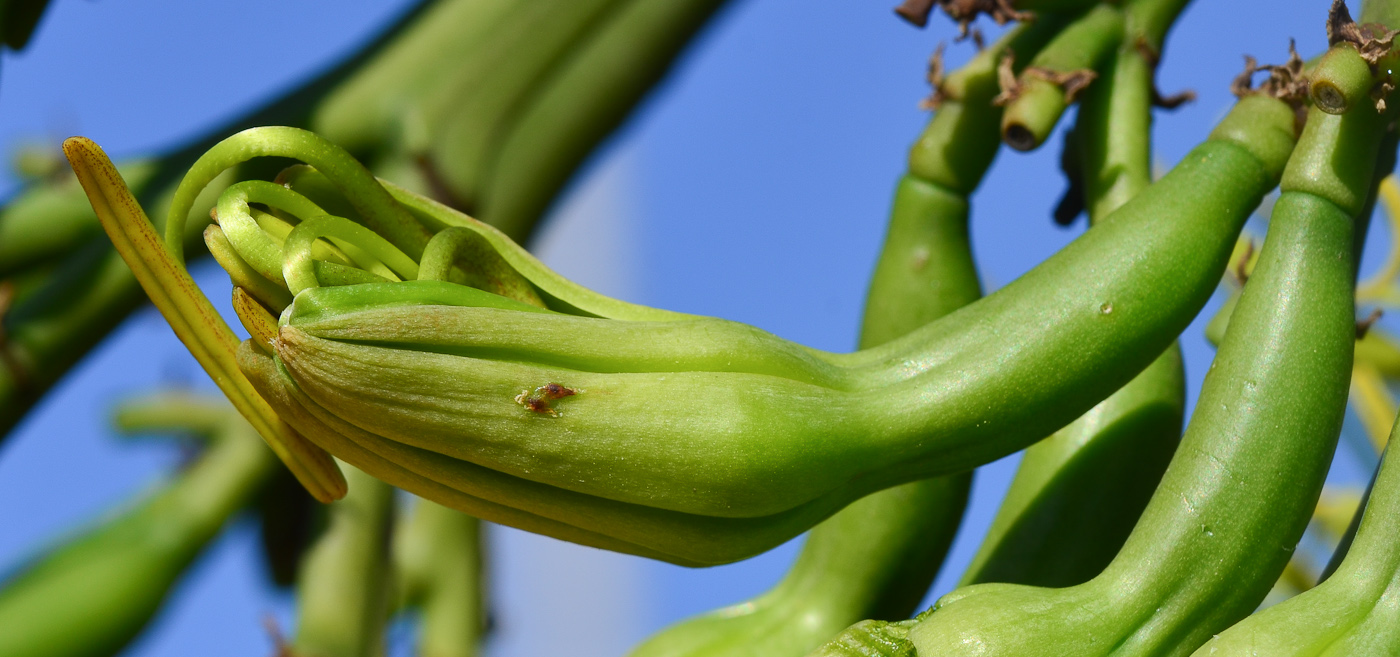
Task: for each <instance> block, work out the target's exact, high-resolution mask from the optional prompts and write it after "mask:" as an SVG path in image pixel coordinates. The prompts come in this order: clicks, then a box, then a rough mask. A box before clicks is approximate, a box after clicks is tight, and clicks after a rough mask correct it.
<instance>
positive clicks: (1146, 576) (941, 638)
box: [909, 110, 1379, 657]
mask: <svg viewBox="0 0 1400 657" xmlns="http://www.w3.org/2000/svg"><path fill="white" fill-rule="evenodd" d="M1353 116H1358V114H1356V113H1353V114H1349V115H1346V116H1344V117H1334V116H1331V115H1326V114H1323V113H1322V112H1320V111H1317V110H1314V111H1313V112H1312V114H1311V116H1310V117H1309V127H1308V129H1306V130H1305V134H1304V136H1303V138H1302V140H1301V141H1300V145H1299V152H1298V154H1297V155H1296V156H1295V157H1294V158H1293V159H1291V160H1290V161H1289V165H1288V166H1289V171H1288V173H1286V174H1285V176H1284V179H1285V180H1293V181H1300V180H1301V181H1303V182H1304V183H1305V185H1304V186H1310V187H1312V188H1316V186H1315V185H1306V183H1307V182H1308V181H1309V180H1311V179H1310V178H1309V177H1307V176H1306V175H1304V173H1305V172H1306V171H1314V172H1315V171H1316V170H1315V169H1308V168H1307V167H1309V166H1310V165H1311V164H1312V163H1315V162H1318V161H1324V160H1330V161H1333V162H1337V163H1338V166H1343V164H1342V163H1341V160H1343V159H1345V158H1346V156H1349V155H1351V154H1353V153H1354V152H1355V151H1356V150H1361V151H1363V152H1364V151H1365V149H1366V148H1372V151H1371V153H1372V159H1373V161H1374V147H1373V146H1368V145H1363V144H1359V143H1346V142H1337V141H1333V140H1332V139H1331V138H1330V137H1331V135H1332V134H1334V133H1333V132H1332V131H1329V129H1328V126H1325V125H1320V124H1322V123H1325V122H1327V121H1329V120H1348V119H1349V118H1350V117H1353ZM1314 122H1317V123H1318V124H1319V125H1314ZM1371 137H1372V141H1374V140H1375V138H1377V137H1379V134H1374V135H1371ZM1300 169H1302V170H1301V171H1300ZM1365 173H1366V180H1364V181H1362V183H1361V184H1362V185H1365V184H1368V183H1369V178H1370V172H1369V171H1366V172H1365ZM1318 178H1322V179H1326V178H1327V176H1325V175H1324V176H1318ZM1354 225H1355V220H1354V218H1353V216H1352V215H1350V214H1349V213H1348V212H1347V211H1345V210H1343V209H1341V207H1339V205H1338V204H1337V203H1336V202H1334V201H1333V200H1331V199H1327V198H1322V197H1320V196H1317V195H1315V194H1312V193H1309V192H1305V191H1299V190H1298V189H1296V188H1293V187H1291V186H1290V187H1285V188H1284V190H1283V194H1282V196H1281V197H1280V199H1279V201H1278V203H1277V204H1276V205H1275V206H1274V213H1273V218H1272V220H1271V221H1270V229H1269V233H1268V236H1267V237H1266V239H1265V242H1264V247H1263V250H1262V252H1261V253H1260V257H1259V261H1258V265H1257V267H1256V269H1255V271H1254V274H1253V275H1252V276H1251V277H1250V280H1249V283H1248V284H1247V285H1246V286H1245V289H1244V293H1243V295H1242V296H1241V298H1240V301H1239V304H1238V306H1237V308H1236V311H1235V313H1234V317H1233V318H1232V320H1231V325H1230V328H1229V330H1228V332H1227V333H1226V335H1225V341H1224V343H1223V344H1222V345H1221V347H1220V351H1219V353H1218V355H1217V356H1216V359H1215V362H1214V363H1213V364H1212V366H1211V370H1210V372H1208V373H1207V375H1206V379H1205V383H1204V386H1203V388H1202V391H1201V397H1200V401H1199V403H1198V404H1197V406H1196V412H1195V414H1194V415H1193V416H1192V418H1191V422H1190V424H1189V426H1188V427H1187V430H1186V435H1185V437H1184V438H1183V439H1182V443H1181V447H1180V448H1179V449H1178V450H1177V455H1176V457H1175V458H1174V459H1173V461H1172V463H1171V465H1170V466H1169V467H1168V469H1167V473H1166V475H1165V476H1164V477H1163V480H1162V483H1161V485H1160V486H1159V487H1158V489H1157V492H1156V493H1155V494H1154V495H1153V498H1152V501H1151V502H1150V503H1149V504H1148V507H1147V509H1146V511H1144V513H1143V516H1142V519H1141V520H1140V521H1139V522H1138V525H1137V527H1135V528H1134V530H1133V533H1132V535H1131V536H1130V537H1129V539H1128V541H1127V543H1126V544H1125V545H1124V547H1123V550H1122V551H1121V552H1120V553H1119V555H1118V557H1117V558H1116V559H1115V560H1114V561H1113V563H1112V564H1111V565H1110V566H1109V567H1108V568H1107V569H1106V570H1105V571H1104V572H1103V573H1102V574H1100V575H1099V576H1098V577H1096V578H1094V579H1093V580H1090V581H1089V582H1087V583H1085V584H1081V585H1079V586H1075V587H1070V588H1064V589H1045V588H1037V587H1029V586H1019V585H1009V584H983V585H977V586H970V587H964V588H961V589H958V590H956V591H954V592H952V593H950V594H948V595H946V596H944V597H943V598H942V599H941V600H939V602H938V603H937V605H935V607H934V611H933V612H932V613H931V614H930V615H929V616H928V617H927V618H926V619H925V620H924V621H923V622H921V623H919V624H918V625H917V626H915V627H914V628H913V629H912V630H911V631H910V634H909V638H910V639H911V640H912V641H913V642H914V644H915V645H916V646H917V649H918V654H919V655H926V656H933V655H937V656H939V657H945V656H954V655H971V654H976V655H981V656H989V655H1017V656H1022V655H1026V656H1029V655H1047V656H1048V655H1084V656H1093V655H1154V656H1178V655H1188V654H1190V653H1191V652H1192V651H1193V650H1195V649H1196V648H1197V647H1198V646H1200V645H1201V644H1203V643H1205V642H1206V641H1207V640H1208V639H1209V638H1210V637H1211V635H1212V634H1214V633H1217V632H1219V631H1221V630H1222V629H1224V628H1226V627H1228V626H1230V625H1231V624H1233V623H1234V622H1236V621H1238V620H1239V619H1240V618H1243V617H1244V616H1246V615H1247V614H1249V612H1250V611H1252V610H1253V609H1254V608H1255V607H1256V606H1257V605H1258V604H1259V602H1260V601H1261V600H1263V598H1264V596H1265V594H1267V592H1268V590H1269V588H1270V587H1271V586H1272V585H1273V583H1274V581H1275V580H1276V579H1277V577H1278V574H1279V573H1280V572H1281V571H1282V570H1283V567H1284V565H1285V564H1286V563H1287V561H1288V559H1289V557H1290V556H1291V554H1292V552H1293V549H1294V546H1295V545H1296V544H1297V541H1298V539H1299V537H1300V536H1301V535H1302V532H1303V530H1304V528H1305V527H1306V526H1307V522H1308V520H1309V518H1310V517H1311V514H1312V510H1313V507H1314V505H1315V504H1316V502H1317V497H1318V494H1319V493H1320V492H1321V488H1322V481H1323V478H1324V477H1325V475H1326V472H1327V467H1328V465H1329V464H1330V461H1331V458H1332V453H1333V450H1334V449H1335V447H1336V442H1337V436H1338V434H1339V432H1340V430H1341V422H1342V416H1343V413H1344V411H1345V406H1346V397H1347V386H1348V382H1349V379H1350V371H1351V360H1352V342H1353V340H1354V339H1355V329H1354V322H1355V318H1354V307H1353V302H1352V282H1353V277H1352V276H1353V264H1352V261H1351V253H1352V241H1353V239H1354V232H1353V228H1354ZM1091 232H1092V231H1091Z"/></svg>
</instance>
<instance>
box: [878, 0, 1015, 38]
mask: <svg viewBox="0 0 1400 657" xmlns="http://www.w3.org/2000/svg"><path fill="white" fill-rule="evenodd" d="M934 6H938V7H942V8H943V12H944V13H946V14H948V17H949V18H952V19H953V20H955V21H957V23H958V38H957V40H958V41H962V40H963V39H966V38H968V36H969V34H970V33H969V27H970V26H971V25H972V22H973V21H975V20H977V17H978V16H980V15H982V14H986V15H988V16H991V17H992V20H994V21H996V23H997V25H1005V24H1007V23H1008V22H1010V21H1029V20H1032V19H1033V18H1034V17H1033V16H1032V15H1031V13H1030V12H1025V11H1017V9H1016V8H1015V7H1013V6H1012V5H1011V0H904V2H902V3H900V5H899V6H898V7H895V8H894V13H896V14H899V15H900V17H902V18H903V19H904V20H906V21H909V22H910V23H913V24H914V25H917V26H919V27H923V26H925V25H927V24H928V17H929V14H930V13H932V12H933V8H934ZM973 39H974V41H977V40H978V39H979V37H977V36H975V35H974V36H973ZM980 47H981V46H980V45H979V48H980Z"/></svg>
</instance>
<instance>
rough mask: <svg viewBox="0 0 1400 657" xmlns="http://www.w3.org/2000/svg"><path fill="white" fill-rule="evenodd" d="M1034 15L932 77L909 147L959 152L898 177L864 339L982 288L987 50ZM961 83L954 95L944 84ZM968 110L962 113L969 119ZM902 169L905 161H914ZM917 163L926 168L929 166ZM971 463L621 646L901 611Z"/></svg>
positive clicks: (916, 323)
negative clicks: (942, 168) (757, 584)
mask: <svg viewBox="0 0 1400 657" xmlns="http://www.w3.org/2000/svg"><path fill="white" fill-rule="evenodd" d="M1057 23H1058V21H1055V20H1054V19H1053V18H1052V17H1051V16H1048V15H1043V16H1042V17H1041V19H1040V21H1038V22H1037V24H1036V26H1035V29H1027V28H1026V27H1020V28H1017V29H1015V30H1014V31H1013V32H1012V33H1011V34H1008V35H1007V36H1005V37H1003V38H1002V39H1001V40H999V41H998V42H997V43H996V44H994V45H993V46H992V47H990V48H988V49H986V50H984V51H982V52H981V53H978V55H977V56H976V57H974V58H973V60H972V61H971V62H969V64H968V65H966V66H964V67H963V68H962V69H960V70H959V71H957V72H955V73H954V74H953V75H952V76H951V78H952V79H953V80H956V84H949V83H948V81H947V80H944V81H938V82H939V84H938V85H937V86H936V87H935V90H934V93H935V94H937V95H938V111H937V114H935V115H934V117H933V119H932V120H931V121H930V122H929V125H928V126H927V127H926V128H925V129H924V132H923V134H922V135H921V136H920V137H919V139H918V141H916V143H915V146H914V149H915V152H916V153H918V154H920V155H925V156H927V155H928V154H939V155H943V154H947V153H956V154H958V156H959V157H960V158H961V159H962V161H964V162H966V161H969V160H970V161H973V162H977V163H983V164H984V166H982V167H981V169H980V170H972V169H971V168H970V167H963V168H961V169H959V170H958V172H959V173H960V174H962V177H959V178H953V177H951V176H941V175H939V172H938V170H937V169H933V170H932V171H931V172H929V175H932V176H935V177H934V178H926V177H921V176H920V175H919V174H918V173H915V172H914V171H913V170H911V171H910V172H909V173H908V174H906V175H905V176H904V177H903V178H902V179H901V180H900V181H899V184H898V186H897V187H896V190H895V198H894V205H893V208H892V210H891V213H890V224H889V230H888V233H887V235H886V238H885V244H884V247H883V250H882V252H881V254H880V259H879V260H878V262H877V264H876V268H875V276H874V278H873V280H872V282H871V286H870V292H869V294H868V295H867V297H866V311H865V320H864V322H863V324H862V328H861V343H860V346H861V347H862V348H870V347H874V346H876V345H878V344H881V343H884V342H888V341H890V340H893V339H897V338H899V337H900V336H902V335H904V334H907V333H909V332H910V331H912V330H914V329H917V328H918V327H920V326H923V325H924V324H927V323H929V322H931V321H934V320H936V319H938V318H939V317H942V316H944V315H946V314H948V313H949V312H952V311H954V310H956V309H958V308H959V307H962V306H964V305H966V304H968V303H970V302H972V301H975V300H976V299H977V298H978V297H980V296H981V294H982V289H981V283H980V281H979V280H978V277H977V270H976V266H975V265H974V264H973V261H972V250H971V244H970V243H969V235H968V211H969V206H968V201H967V195H968V194H969V193H970V192H971V191H972V187H973V186H975V185H976V184H977V182H978V181H979V180H980V178H981V175H982V174H983V173H985V171H986V167H987V166H990V164H991V160H992V158H991V157H990V156H991V155H994V154H995V153H996V151H997V150H998V147H999V146H1000V138H999V134H998V130H997V120H996V118H997V117H996V114H998V113H999V111H998V110H997V109H995V108H994V107H993V106H992V105H991V99H992V96H993V95H994V94H995V93H996V84H995V83H996V63H997V61H998V60H999V59H1000V57H1001V54H1002V53H1003V52H1005V51H1007V50H1009V49H1015V50H1017V51H1019V52H1034V51H1035V49H1036V48H1037V47H1038V46H1040V45H1043V44H1044V43H1045V41H1047V40H1048V39H1049V38H1050V37H1051V36H1052V35H1053V33H1054V31H1055V30H1056V29H1057V27H1058V25H1057ZM952 87H956V88H957V89H958V92H957V97H956V98H954V97H952V96H951V94H950V92H949V91H948V88H952ZM974 117H975V118H976V119H979V120H969V119H973V118H974ZM911 169H912V167H911ZM926 171H927V170H926ZM971 484H972V473H971V472H970V471H969V472H965V473H960V474H956V475H950V476H946V477H938V478H935V479H930V480H926V481H919V482H913V483H909V484H903V485H900V486H895V487H894V488H890V489H887V490H883V491H880V492H878V493H875V494H873V495H870V496H867V497H865V498H862V499H860V500H858V501H856V502H854V503H852V504H851V505H850V506H848V507H846V508H844V509H842V510H841V511H840V512H838V513H837V514H836V515H834V516H832V517H831V518H828V519H826V520H824V521H823V522H822V523H821V524H819V525H817V526H816V527H815V528H813V530H812V532H811V534H810V535H809V536H808V538H807V541H806V543H805V544H804V545H803V547H802V552H801V554H799V555H798V557H797V561H796V563H795V564H794V565H793V567H792V569H791V570H790V571H789V572H788V574H787V576H785V577H784V578H783V580H782V581H781V582H780V583H779V584H778V585H777V586H776V587H775V588H773V589H772V590H770V591H768V592H766V593H764V594H763V595H761V596H759V597H757V598H754V599H753V600H750V601H746V602H741V603H739V604H736V605H731V606H729V607H726V608H723V609H718V610H715V611H713V612H710V613H707V614H704V615H702V616H699V617H697V618H694V619H690V620H687V621H683V622H681V623H679V624H677V625H674V626H672V627H669V628H667V629H665V630H663V631H662V632H660V633H659V634H657V635H655V636H653V637H651V638H650V639H648V640H647V641H646V642H645V643H643V644H642V645H640V646H639V647H638V648H637V649H636V650H634V651H633V652H632V653H631V654H632V657H660V656H663V655H670V656H680V655H690V656H700V655H716V656H718V655H724V656H729V657H737V656H739V655H762V656H764V657H781V656H783V655H791V656H792V657H800V656H801V655H805V654H807V653H808V652H809V651H810V650H812V649H813V648H815V647H817V646H819V645H820V644H821V643H822V642H824V641H826V640H828V639H829V638H830V637H832V636H833V635H835V634H836V633H838V632H839V631H840V630H842V629H844V628H845V627H847V626H849V625H850V624H852V623H854V622H856V621H859V620H860V619H862V618H881V619H899V618H904V617H906V616H908V615H909V613H910V612H912V611H913V610H914V607H915V605H917V604H918V601H919V600H920V599H921V598H922V597H923V595H924V592H925V591H927V590H928V587H929V584H930V583H931V582H932V580H933V578H934V576H935V575H936V574H937V573H938V569H939V566H940V565H941V564H942V562H943V558H944V556H945V554H946V553H947V550H948V547H949V546H950V545H951V544H952V541H953V537H954V535H955V534H956V533H957V530H958V526H959V525H960V524H961V521H962V515H963V510H964V508H965V507H966V503H967V497H968V491H969V488H970V487H971Z"/></svg>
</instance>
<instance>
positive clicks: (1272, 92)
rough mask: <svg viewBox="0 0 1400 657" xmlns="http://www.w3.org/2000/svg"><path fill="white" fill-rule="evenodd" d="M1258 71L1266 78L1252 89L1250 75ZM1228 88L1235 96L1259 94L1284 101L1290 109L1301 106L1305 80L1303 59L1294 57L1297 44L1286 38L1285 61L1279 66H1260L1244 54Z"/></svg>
mask: <svg viewBox="0 0 1400 657" xmlns="http://www.w3.org/2000/svg"><path fill="white" fill-rule="evenodd" d="M1260 71H1265V72H1267V73H1268V74H1269V77H1268V79H1266V80H1264V82H1263V83H1261V84H1260V85H1259V86H1258V88H1255V87H1254V74H1255V73H1258V72H1260ZM1230 91H1231V92H1232V93H1234V94H1235V96H1236V97H1237V98H1244V97H1245V96H1249V95H1252V94H1262V95H1266V96H1272V97H1274V98H1277V99H1279V100H1282V101H1284V102H1287V103H1288V104H1290V105H1292V106H1293V107H1294V108H1301V107H1303V104H1304V102H1305V101H1306V100H1307V99H1308V79H1307V77H1305V76H1304V75H1303V58H1302V57H1299V56H1298V48H1297V44H1295V43H1294V42H1293V41H1292V40H1291V39H1290V40H1289V41H1288V63H1287V64H1284V65H1283V66H1274V65H1266V66H1260V65H1259V62H1258V61H1257V60H1255V59H1254V58H1253V57H1250V56H1249V55H1245V58H1244V72H1243V73H1240V74H1239V75H1238V76H1237V77H1235V80H1234V82H1232V83H1230Z"/></svg>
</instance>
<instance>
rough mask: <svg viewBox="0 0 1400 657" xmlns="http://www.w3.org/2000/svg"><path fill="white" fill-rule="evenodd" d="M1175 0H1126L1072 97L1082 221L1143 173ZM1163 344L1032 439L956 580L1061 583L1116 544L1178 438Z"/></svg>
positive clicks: (1178, 391)
mask: <svg viewBox="0 0 1400 657" xmlns="http://www.w3.org/2000/svg"><path fill="white" fill-rule="evenodd" d="M1183 4H1184V3H1182V2H1181V1H1180V0H1166V1H1162V0H1136V1H1134V2H1131V3H1128V4H1127V5H1126V6H1125V7H1124V8H1123V12H1124V15H1125V19H1126V24H1127V38H1125V39H1124V42H1123V44H1122V45H1121V46H1120V47H1119V48H1118V51H1117V52H1116V53H1113V55H1112V58H1111V59H1110V61H1109V63H1108V66H1107V67H1106V68H1105V71H1104V73H1105V74H1104V77H1103V79H1101V80H1099V81H1098V82H1097V83H1096V84H1095V85H1093V86H1092V87H1090V88H1089V89H1088V90H1087V92H1086V94H1085V97H1084V100H1083V102H1082V103H1081V105H1080V109H1079V117H1078V121H1077V123H1076V124H1075V129H1074V133H1073V137H1072V143H1071V144H1070V145H1068V146H1067V148H1072V149H1074V150H1073V153H1075V154H1076V155H1077V158H1073V159H1077V160H1078V163H1079V166H1080V168H1079V170H1078V171H1072V172H1070V175H1071V177H1078V178H1079V179H1080V180H1082V184H1080V185H1073V184H1072V186H1071V189H1072V190H1075V191H1071V194H1075V193H1076V191H1082V199H1069V200H1071V201H1075V200H1079V201H1082V206H1083V207H1084V208H1086V209H1087V210H1088V215H1089V223H1090V225H1091V226H1093V225H1097V224H1099V223H1100V222H1102V221H1103V220H1104V219H1105V218H1106V217H1107V216H1108V215H1109V214H1111V213H1112V212H1113V211H1114V210H1116V209H1118V208H1119V207H1121V206H1122V205H1123V204H1124V203H1127V202H1128V201H1129V200H1130V199H1132V198H1133V197H1134V196H1136V195H1137V194H1139V193H1141V191H1142V190H1143V189H1146V188H1147V186H1148V185H1149V184H1150V182H1151V164H1150V160H1151V156H1150V150H1151V149H1150V144H1151V123H1152V104H1153V96H1154V88H1153V69H1154V60H1155V53H1156V51H1157V50H1158V49H1160V48H1161V45H1162V39H1163V38H1164V37H1165V29H1164V26H1166V25H1170V23H1171V21H1172V19H1174V18H1175V16H1176V14H1177V12H1179V11H1180V10H1181V9H1182V7H1183ZM1185 383H1186V381H1185V374H1184V373H1183V371H1182V364H1181V353H1180V351H1179V349H1178V348H1177V347H1176V345H1173V346H1172V347H1170V348H1169V349H1168V350H1167V351H1166V353H1164V354H1162V356H1161V357H1159V358H1158V359H1157V360H1156V361H1155V362H1153V363H1152V365H1150V366H1148V368H1147V369H1146V370H1144V371H1143V372H1142V374H1139V375H1138V376H1137V378H1134V379H1133V380H1132V381H1130V382H1129V383H1128V384H1127V385H1126V386H1124V387H1123V388H1122V389H1120V390H1118V391H1117V392H1115V393H1113V395H1111V396H1110V397H1109V398H1108V399H1105V400H1104V401H1102V402H1100V403H1099V404H1098V405H1097V406H1095V407H1094V408H1093V409H1092V410H1090V411H1089V412H1088V413H1086V414H1084V415H1083V416H1081V417H1080V418H1078V419H1076V420H1075V421H1074V422H1072V423H1070V424H1069V425H1068V426H1066V427H1065V428H1063V429H1060V430H1059V431H1056V432H1055V433H1054V434H1053V435H1051V436H1050V437H1049V438H1047V439H1045V440H1043V441H1041V442H1038V443H1036V444H1035V445H1032V446H1031V447H1030V448H1028V449H1027V450H1026V453H1025V455H1024V456H1023V457H1022V458H1021V463H1020V466H1019V468H1018V469H1017V471H1016V476H1015V478H1014V479H1013V480H1012V482H1011V487H1010V488H1009V489H1008V491H1007V494H1006V497H1005V498H1004V499H1003V501H1002V505H1001V507H1000V508H999V509H998V511H997V515H996V517H995V518H994V519H993V520H992V526H991V528H990V529H989V530H988V532H987V536H986V538H984V539H983V541H982V545H981V546H980V547H979V548H978V551H977V554H976V555H975V556H973V558H972V563H971V564H970V565H969V566H968V569H967V571H966V572H965V573H964V574H963V577H962V580H961V584H963V585H967V584H973V583H978V582H1008V583H1016V584H1033V585H1038V586H1071V585H1074V584H1080V583H1083V582H1085V581H1088V580H1089V579H1090V578H1092V577H1093V576H1095V575H1097V574H1099V573H1100V572H1101V571H1103V569H1104V567H1105V566H1107V565H1108V563H1109V562H1110V561H1111V560H1112V559H1113V556H1114V555H1115V554H1117V553H1118V550H1119V548H1121V547H1122V546H1123V542H1124V541H1125V540H1127V538H1128V533H1129V532H1130V531H1131V530H1132V528H1133V525H1134V524H1136V523H1137V519H1138V516H1139V515H1141V513H1142V510H1143V508H1144V507H1145V506H1147V502H1148V499H1149V498H1150V497H1151V495H1152V491H1153V489H1154V488H1156V486H1157V482H1158V481H1160V480H1161V478H1162V473H1163V472H1164V471H1165V470H1166V468H1167V463H1168V461H1170V460H1171V458H1172V453H1173V452H1174V451H1175V449H1176V446H1177V442H1178V440H1179V438H1180V436H1181V426H1182V416H1183V413H1184V412H1185V403H1186V386H1185Z"/></svg>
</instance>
